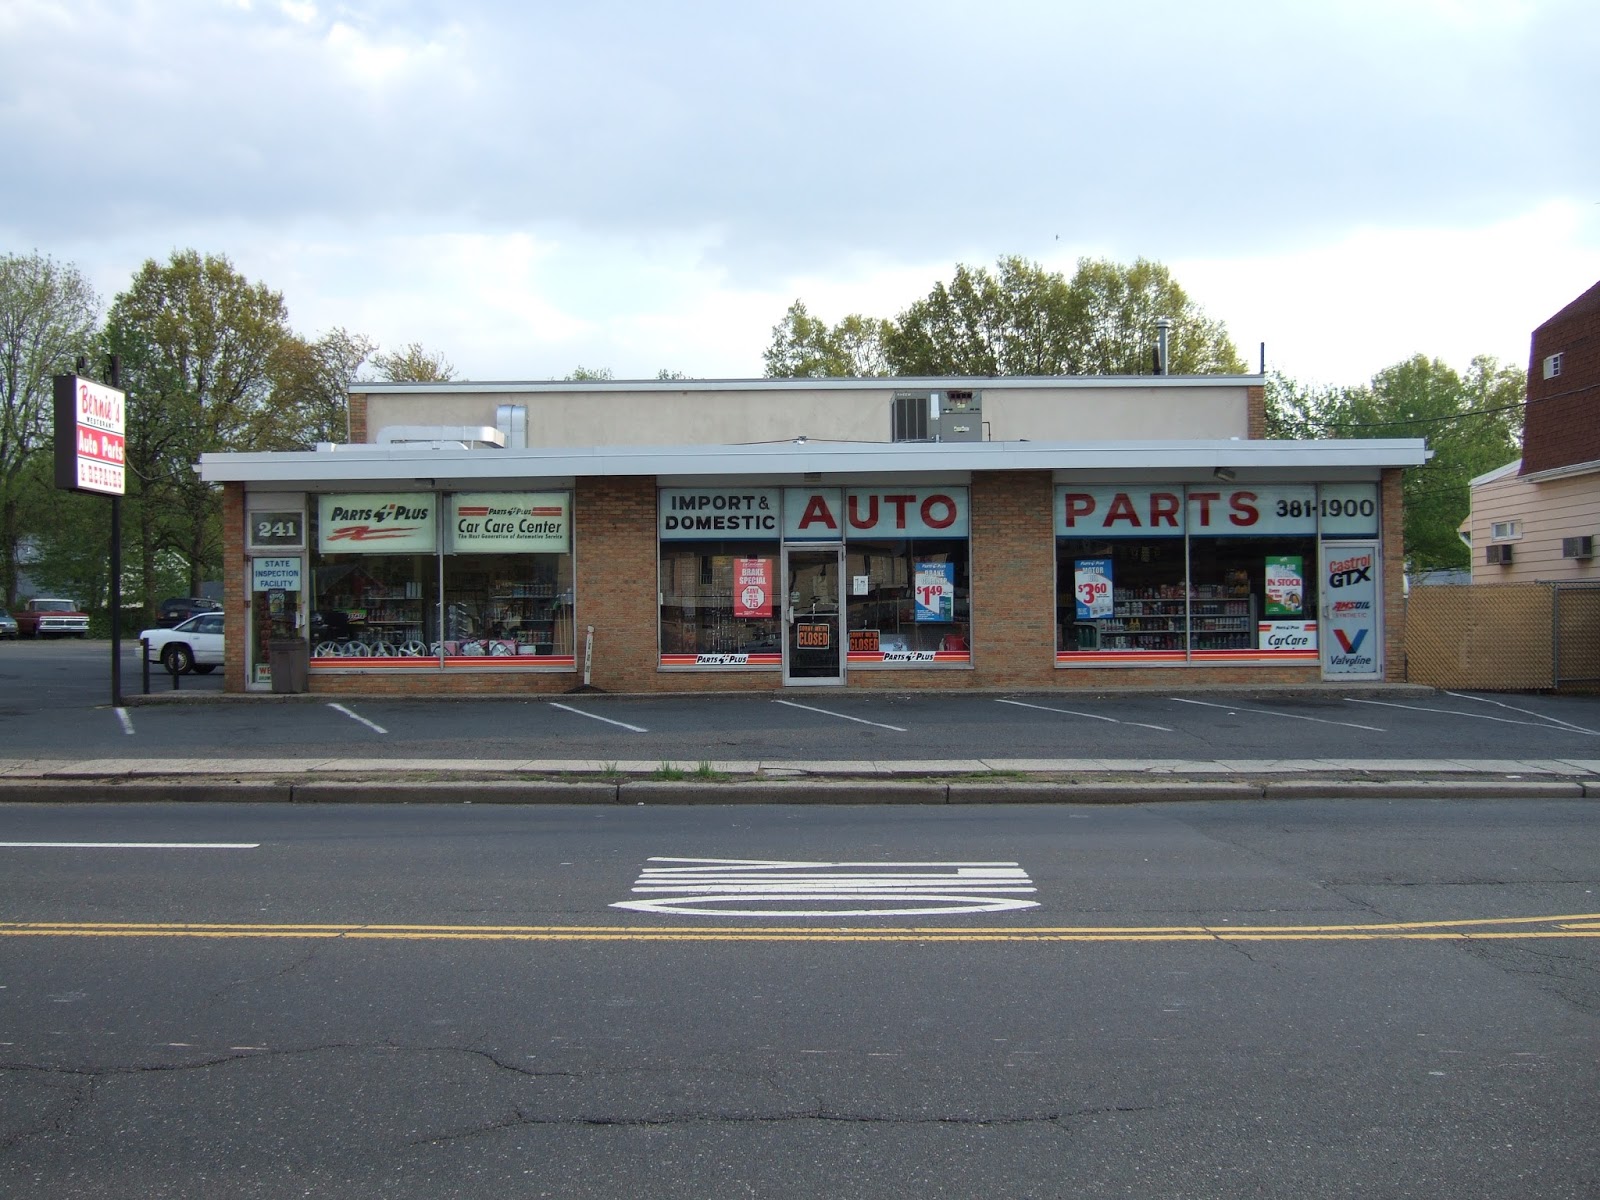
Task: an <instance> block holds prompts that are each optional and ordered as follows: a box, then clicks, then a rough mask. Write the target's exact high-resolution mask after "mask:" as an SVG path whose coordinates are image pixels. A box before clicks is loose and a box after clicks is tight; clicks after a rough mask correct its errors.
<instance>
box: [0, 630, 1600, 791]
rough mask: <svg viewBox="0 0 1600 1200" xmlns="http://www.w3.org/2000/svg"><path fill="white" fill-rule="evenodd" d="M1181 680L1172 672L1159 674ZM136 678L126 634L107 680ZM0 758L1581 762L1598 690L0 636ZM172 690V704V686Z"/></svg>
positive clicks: (1590, 737) (1588, 751)
mask: <svg viewBox="0 0 1600 1200" xmlns="http://www.w3.org/2000/svg"><path fill="white" fill-rule="evenodd" d="M1174 682H1175V684H1176V683H1181V680H1176V679H1175V681H1174ZM139 686H140V672H139V663H138V656H137V647H136V646H135V647H134V648H133V649H132V652H131V654H130V655H128V656H125V663H124V670H123V690H124V692H125V693H127V694H136V693H137V692H138V690H139ZM0 687H3V697H0V757H4V758H7V759H12V760H17V759H24V758H53V759H60V758H63V757H71V756H74V755H79V756H91V757H103V756H107V755H118V756H122V757H132V758H138V757H166V758H171V757H175V756H182V757H187V758H197V759H211V758H229V757H251V758H261V757H268V756H271V757H282V758H285V759H309V758H317V757H328V756H350V757H374V758H389V757H403V758H407V759H428V758H437V759H440V760H447V759H448V760H454V761H462V760H471V759H473V758H480V759H484V760H505V759H514V758H538V759H558V760H568V761H571V760H590V761H596V762H620V761H639V760H647V761H657V762H659V761H669V760H670V761H680V762H681V761H689V762H701V761H706V762H717V761H726V760H752V759H755V760H765V761H788V762H798V763H804V762H807V761H820V762H838V761H842V760H864V761H872V760H884V759H892V760H896V761H907V760H922V761H928V762H939V761H950V760H972V759H981V760H985V761H1004V760H1036V759H1053V760H1064V759H1065V760H1085V759H1114V760H1119V761H1139V760H1170V759H1182V760H1191V761H1193V760H1208V761H1218V762H1227V761H1231V760H1256V761H1259V760H1263V759H1273V760H1303V759H1322V758H1335V759H1346V760H1348V759H1363V760H1370V761H1372V762H1374V763H1382V762H1384V761H1395V762H1404V761H1408V760H1416V759H1471V760H1473V761H1475V762H1478V763H1480V764H1481V763H1483V762H1484V761H1493V760H1504V761H1505V762H1506V763H1507V764H1508V767H1509V768H1510V769H1515V767H1516V766H1517V765H1518V764H1525V763H1527V762H1529V761H1540V760H1550V761H1555V762H1562V763H1567V762H1578V763H1584V762H1587V763H1589V764H1591V766H1590V767H1587V768H1585V769H1600V697H1591V696H1553V695H1518V694H1488V693H1451V692H1436V691H1431V690H1427V689H1419V688H1397V689H1372V688H1366V689H1358V690H1340V689H1328V688H1307V689H1286V690H1271V689H1255V690H1242V689H1241V690H1236V691H1221V690H1204V691H1200V690H1194V691H1189V690H1179V689H1178V688H1176V687H1174V688H1172V689H1162V690H1160V691H1154V690H1145V691H1124V692H1115V693H1108V692H1089V691H1084V692H1076V691H1067V690H1062V691H1057V692H1049V693H1020V692H1019V693H1010V694H995V693H961V692H941V693H885V694H869V693H862V692H844V691H839V690H831V689H818V688H811V689H791V690H788V691H784V692H782V693H761V694H757V695H699V696H687V695H684V696H660V695H656V696H648V697H640V696H613V695H605V694H595V693H587V694H581V695H572V694H566V695H552V696H541V697H528V698H522V699H508V698H495V699H440V700H412V699H407V700H396V699H387V698H385V699H362V698H335V697H318V696H304V697H262V698H234V697H225V696H224V695H223V693H222V680H221V676H220V673H219V674H217V675H212V676H185V677H183V678H182V679H181V680H180V690H179V692H178V695H177V696H176V697H174V696H172V695H171V694H170V687H171V682H170V679H169V678H168V677H167V676H166V674H165V673H164V672H162V671H160V670H159V668H157V669H156V670H155V671H154V672H153V673H152V688H153V690H154V692H155V694H156V696H157V697H159V698H161V700H162V702H160V703H141V704H129V705H126V706H123V707H120V708H119V707H116V706H113V705H112V704H111V703H110V699H111V695H110V669H109V645H108V644H107V643H104V642H100V643H95V642H44V643H31V642H28V643H20V644H18V643H8V644H6V645H5V646H3V647H0ZM173 701H176V702H173Z"/></svg>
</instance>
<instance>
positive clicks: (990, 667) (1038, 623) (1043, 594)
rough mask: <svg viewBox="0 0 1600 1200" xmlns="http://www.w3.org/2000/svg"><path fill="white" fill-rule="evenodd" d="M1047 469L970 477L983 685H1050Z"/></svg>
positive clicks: (1051, 573)
mask: <svg viewBox="0 0 1600 1200" xmlns="http://www.w3.org/2000/svg"><path fill="white" fill-rule="evenodd" d="M1054 496H1055V484H1054V482H1053V481H1052V479H1051V476H1050V472H1048V471H977V472H974V473H973V476H972V661H973V667H974V670H975V671H976V673H977V675H978V679H977V681H976V682H977V683H978V684H979V685H980V686H982V687H1049V686H1051V685H1052V684H1054V683H1056V682H1057V680H1056V678H1055V675H1056V671H1055V667H1054V665H1053V664H1054V663H1055V657H1056V645H1055V611H1056V594H1055V593H1056V587H1055V578H1056V565H1055V564H1056V552H1055V526H1054V524H1053V522H1052V520H1051V506H1052V503H1053V499H1054Z"/></svg>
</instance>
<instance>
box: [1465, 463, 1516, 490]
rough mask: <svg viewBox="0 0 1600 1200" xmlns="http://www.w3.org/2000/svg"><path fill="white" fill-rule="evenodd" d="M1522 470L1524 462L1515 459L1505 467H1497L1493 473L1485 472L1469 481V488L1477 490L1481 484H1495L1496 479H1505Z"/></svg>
mask: <svg viewBox="0 0 1600 1200" xmlns="http://www.w3.org/2000/svg"><path fill="white" fill-rule="evenodd" d="M1520 470H1522V460H1521V459H1520V458H1518V459H1513V460H1512V461H1511V462H1508V463H1507V464H1506V465H1505V466H1503V467H1496V468H1495V469H1494V470H1492V471H1485V472H1484V473H1483V474H1482V475H1479V476H1477V477H1476V478H1475V479H1469V480H1467V486H1468V487H1469V488H1475V487H1477V486H1478V485H1479V484H1483V483H1493V482H1494V481H1495V480H1496V479H1504V478H1505V477H1506V476H1507V475H1515V474H1516V473H1517V472H1518V471H1520Z"/></svg>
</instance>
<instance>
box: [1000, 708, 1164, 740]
mask: <svg viewBox="0 0 1600 1200" xmlns="http://www.w3.org/2000/svg"><path fill="white" fill-rule="evenodd" d="M995 703H996V704H1014V705H1016V706H1017V707H1018V708H1037V709H1038V710H1039V711H1040V712H1053V713H1065V714H1066V715H1067V716H1069V717H1088V718H1089V720H1091V721H1110V722H1111V723H1112V724H1113V725H1137V726H1138V727H1139V728H1140V729H1159V730H1160V731H1161V732H1162V733H1171V732H1173V731H1172V730H1171V729H1170V728H1168V727H1167V726H1165V725H1146V724H1145V723H1144V722H1143V721H1119V720H1117V718H1116V717H1103V716H1101V715H1100V714H1099V713H1086V712H1078V711H1077V710H1075V709H1071V708H1051V707H1050V706H1049V705H1047V704H1024V703H1023V702H1022V701H1021V700H996V701H995Z"/></svg>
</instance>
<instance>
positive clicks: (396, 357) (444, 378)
mask: <svg viewBox="0 0 1600 1200" xmlns="http://www.w3.org/2000/svg"><path fill="white" fill-rule="evenodd" d="M372 367H373V370H375V371H377V373H378V378H379V379H381V380H383V381H384V382H385V383H446V382H448V381H449V380H452V379H454V378H455V377H456V368H455V364H454V363H452V362H451V361H450V360H449V359H447V358H446V357H445V356H444V355H442V354H436V353H434V352H433V351H431V350H425V349H423V348H422V346H421V344H420V343H417V342H407V343H406V344H405V345H404V346H402V347H401V348H400V349H398V350H396V351H394V352H392V353H390V354H374V355H373V356H372Z"/></svg>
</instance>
